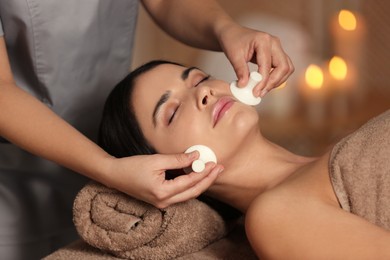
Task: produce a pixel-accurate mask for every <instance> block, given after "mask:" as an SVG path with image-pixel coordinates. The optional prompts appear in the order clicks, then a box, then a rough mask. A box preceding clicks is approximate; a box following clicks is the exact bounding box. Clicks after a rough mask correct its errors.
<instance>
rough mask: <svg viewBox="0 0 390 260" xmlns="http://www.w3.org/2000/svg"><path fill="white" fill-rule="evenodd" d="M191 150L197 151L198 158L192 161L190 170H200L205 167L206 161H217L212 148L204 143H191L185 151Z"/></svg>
mask: <svg viewBox="0 0 390 260" xmlns="http://www.w3.org/2000/svg"><path fill="white" fill-rule="evenodd" d="M193 151H198V152H199V158H198V159H197V160H195V161H193V162H192V165H191V166H192V170H193V171H194V172H202V171H203V170H204V169H205V168H206V163H208V162H214V163H217V156H215V153H214V152H213V150H211V149H210V148H209V147H208V146H205V145H201V144H198V145H193V146H191V147H190V148H188V149H187V150H186V151H185V153H190V152H193Z"/></svg>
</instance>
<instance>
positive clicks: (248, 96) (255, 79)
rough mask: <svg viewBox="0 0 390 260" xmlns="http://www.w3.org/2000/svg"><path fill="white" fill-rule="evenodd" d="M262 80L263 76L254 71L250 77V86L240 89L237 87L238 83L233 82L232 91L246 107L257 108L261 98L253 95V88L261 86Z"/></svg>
mask: <svg viewBox="0 0 390 260" xmlns="http://www.w3.org/2000/svg"><path fill="white" fill-rule="evenodd" d="M262 79H263V76H261V74H260V73H258V72H257V71H252V72H251V73H250V75H249V81H248V84H247V85H246V86H245V87H243V88H239V87H238V86H237V81H233V82H232V83H231V84H230V91H231V92H232V94H233V96H234V97H235V98H237V99H238V100H239V101H240V102H242V103H244V104H246V105H250V106H256V105H258V104H259V103H260V102H261V98H260V97H256V96H254V95H253V88H254V87H255V86H256V85H257V84H259V83H260V81H261V80H262Z"/></svg>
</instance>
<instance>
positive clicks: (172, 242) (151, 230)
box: [73, 182, 229, 259]
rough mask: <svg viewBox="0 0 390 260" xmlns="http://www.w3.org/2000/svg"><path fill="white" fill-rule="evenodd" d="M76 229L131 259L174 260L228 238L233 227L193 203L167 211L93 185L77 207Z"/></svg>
mask: <svg viewBox="0 0 390 260" xmlns="http://www.w3.org/2000/svg"><path fill="white" fill-rule="evenodd" d="M73 221H74V224H75V226H76V229H77V231H78V233H79V235H80V236H81V238H83V239H84V240H85V241H86V242H87V243H88V244H90V245H91V246H93V247H96V248H99V249H101V250H103V251H106V252H109V253H111V254H113V255H115V256H117V257H121V258H127V259H172V258H175V257H179V256H183V255H185V254H189V253H193V252H196V251H199V250H201V249H202V248H204V247H206V246H207V245H209V244H211V243H213V242H215V241H216V240H218V239H220V238H222V237H224V236H225V235H226V234H227V233H228V230H229V225H228V224H227V223H226V222H225V221H224V219H223V218H222V217H221V215H220V214H218V212H217V211H215V210H214V209H212V208H211V207H209V206H208V205H207V204H205V203H204V202H201V201H199V200H196V199H193V200H189V201H187V202H182V203H178V204H176V205H173V206H170V207H168V208H166V209H158V208H156V207H154V206H152V205H150V204H147V203H145V202H142V201H139V200H137V199H134V198H132V197H130V196H127V195H126V194H124V193H121V192H119V191H116V190H114V189H110V188H107V187H105V186H103V185H101V184H98V183H95V182H91V183H89V184H87V185H86V186H85V187H84V188H83V189H82V190H81V191H80V192H79V193H78V195H77V196H76V199H75V201H74V205H73Z"/></svg>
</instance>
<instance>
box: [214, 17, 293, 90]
mask: <svg viewBox="0 0 390 260" xmlns="http://www.w3.org/2000/svg"><path fill="white" fill-rule="evenodd" d="M218 38H219V41H220V45H221V48H222V50H223V51H224V52H225V55H226V56H227V58H228V59H229V61H230V62H231V64H232V65H233V68H234V70H235V72H236V74H237V78H238V85H239V86H241V87H242V86H245V85H246V84H247V82H248V77H249V68H248V62H253V63H255V64H257V65H258V66H259V68H258V72H259V73H260V74H261V75H262V76H263V80H262V81H261V82H260V84H258V85H257V86H256V87H255V88H254V90H253V94H254V95H255V96H261V97H263V96H264V95H265V94H266V93H267V92H269V91H270V90H272V89H273V88H276V87H278V86H280V85H281V84H282V83H283V82H285V81H286V80H287V78H288V77H289V76H290V75H291V74H292V73H293V72H294V65H293V64H292V62H291V60H290V58H289V56H288V55H287V54H286V53H285V52H284V50H283V48H282V46H281V43H280V41H279V39H278V38H276V37H274V36H272V35H270V34H267V33H264V32H260V31H256V30H252V29H249V28H245V27H242V26H240V25H238V24H235V23H232V24H229V25H227V26H225V27H224V28H223V29H221V31H220V33H219V36H218Z"/></svg>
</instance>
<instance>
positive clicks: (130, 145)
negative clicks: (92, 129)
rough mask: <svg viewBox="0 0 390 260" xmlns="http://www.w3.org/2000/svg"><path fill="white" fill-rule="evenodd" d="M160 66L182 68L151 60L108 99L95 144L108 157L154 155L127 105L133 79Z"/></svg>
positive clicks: (124, 80)
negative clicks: (96, 143)
mask: <svg viewBox="0 0 390 260" xmlns="http://www.w3.org/2000/svg"><path fill="white" fill-rule="evenodd" d="M162 64H173V65H178V66H183V65H182V64H179V63H176V62H171V61H166V60H153V61H150V62H148V63H146V64H144V65H142V66H140V67H138V68H137V69H135V70H133V71H132V72H130V73H129V74H128V75H127V76H126V77H125V78H124V79H123V80H122V81H120V82H119V83H118V84H117V85H116V86H115V87H114V89H113V90H112V91H111V93H110V95H109V96H108V98H107V100H106V103H105V105H104V109H103V115H102V119H101V122H100V127H99V135H98V144H99V145H100V146H101V147H102V148H103V149H104V150H105V151H106V152H108V153H109V154H111V155H113V156H115V157H117V158H120V157H127V156H131V155H142V154H155V153H156V151H155V149H154V148H153V147H152V146H151V145H150V144H149V143H148V141H147V140H146V139H145V137H144V135H143V133H142V131H141V128H140V126H139V124H138V122H137V120H136V117H135V114H134V108H133V106H132V105H131V102H130V101H131V97H132V94H133V89H134V85H135V82H136V79H137V78H138V77H139V76H140V75H142V74H144V73H146V72H148V71H150V70H152V69H153V68H155V67H157V66H159V65H162Z"/></svg>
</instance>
